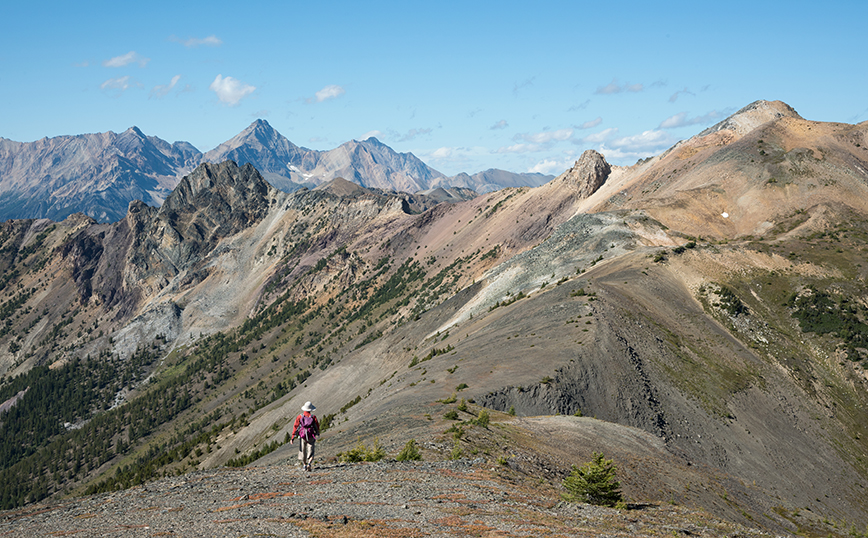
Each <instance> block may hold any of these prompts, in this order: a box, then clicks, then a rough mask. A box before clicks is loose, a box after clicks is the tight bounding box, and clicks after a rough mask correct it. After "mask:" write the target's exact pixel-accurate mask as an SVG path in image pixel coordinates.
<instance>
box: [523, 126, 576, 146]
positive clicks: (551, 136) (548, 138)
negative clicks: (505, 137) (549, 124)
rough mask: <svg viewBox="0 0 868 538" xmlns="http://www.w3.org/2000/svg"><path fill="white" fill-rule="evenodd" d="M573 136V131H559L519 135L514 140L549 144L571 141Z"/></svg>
mask: <svg viewBox="0 0 868 538" xmlns="http://www.w3.org/2000/svg"><path fill="white" fill-rule="evenodd" d="M572 136H573V130H572V129H558V130H557V131H541V132H538V133H519V134H517V135H515V136H514V137H513V138H512V139H513V140H516V141H518V140H524V141H525V142H530V143H532V144H549V143H551V142H560V141H564V140H569V139H570V138H571V137H572Z"/></svg>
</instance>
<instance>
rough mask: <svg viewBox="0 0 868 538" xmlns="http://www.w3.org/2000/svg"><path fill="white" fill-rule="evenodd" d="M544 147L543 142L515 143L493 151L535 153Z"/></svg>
mask: <svg viewBox="0 0 868 538" xmlns="http://www.w3.org/2000/svg"><path fill="white" fill-rule="evenodd" d="M544 149H546V148H545V146H543V145H542V144H513V145H511V146H501V147H499V148H497V149H496V150H494V151H493V152H492V153H535V152H537V151H543V150H544Z"/></svg>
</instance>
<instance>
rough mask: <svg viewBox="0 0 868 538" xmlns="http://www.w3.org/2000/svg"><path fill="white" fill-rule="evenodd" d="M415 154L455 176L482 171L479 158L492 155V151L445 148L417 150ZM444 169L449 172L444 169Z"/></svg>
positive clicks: (476, 147) (477, 148)
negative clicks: (472, 171)
mask: <svg viewBox="0 0 868 538" xmlns="http://www.w3.org/2000/svg"><path fill="white" fill-rule="evenodd" d="M413 153H415V154H416V156H417V157H419V158H420V159H422V160H423V161H425V162H426V163H428V164H429V165H431V166H433V167H434V168H437V169H440V171H441V172H444V173H448V174H449V175H453V174H456V173H458V172H459V171H461V170H465V171H469V170H479V169H481V167H482V164H480V161H479V158H480V157H482V156H486V155H490V154H491V151H490V150H488V149H487V148H483V147H479V146H469V147H449V146H443V147H440V148H437V149H434V150H415V151H414V152H413ZM444 167H445V168H446V169H448V170H449V171H448V172H447V171H446V170H445V169H443V168H444Z"/></svg>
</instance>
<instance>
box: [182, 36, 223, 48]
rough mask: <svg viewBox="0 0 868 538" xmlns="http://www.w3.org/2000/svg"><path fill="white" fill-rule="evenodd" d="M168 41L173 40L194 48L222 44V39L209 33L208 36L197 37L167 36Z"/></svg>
mask: <svg viewBox="0 0 868 538" xmlns="http://www.w3.org/2000/svg"><path fill="white" fill-rule="evenodd" d="M169 41H174V42H175V43H180V44H182V45H184V46H185V47H187V48H194V47H200V46H206V47H219V46H220V45H222V44H223V40H221V39H220V38H219V37H217V36H215V35H209V36H208V37H203V38H198V37H188V38H187V39H181V38H180V37H176V36H171V37H169Z"/></svg>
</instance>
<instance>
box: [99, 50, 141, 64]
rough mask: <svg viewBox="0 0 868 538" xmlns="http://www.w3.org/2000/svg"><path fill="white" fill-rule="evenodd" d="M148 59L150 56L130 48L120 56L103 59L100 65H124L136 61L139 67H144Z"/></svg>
mask: <svg viewBox="0 0 868 538" xmlns="http://www.w3.org/2000/svg"><path fill="white" fill-rule="evenodd" d="M150 61H151V59H150V58H145V57H144V56H141V55H140V54H138V53H137V52H136V51H134V50H131V51H130V52H128V53H126V54H124V55H122V56H115V57H114V58H109V59H108V60H105V61H104V62H103V63H102V65H103V67H124V66H127V65H129V64H132V63H137V64H139V67H145V66H146V65H148V62H150Z"/></svg>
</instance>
